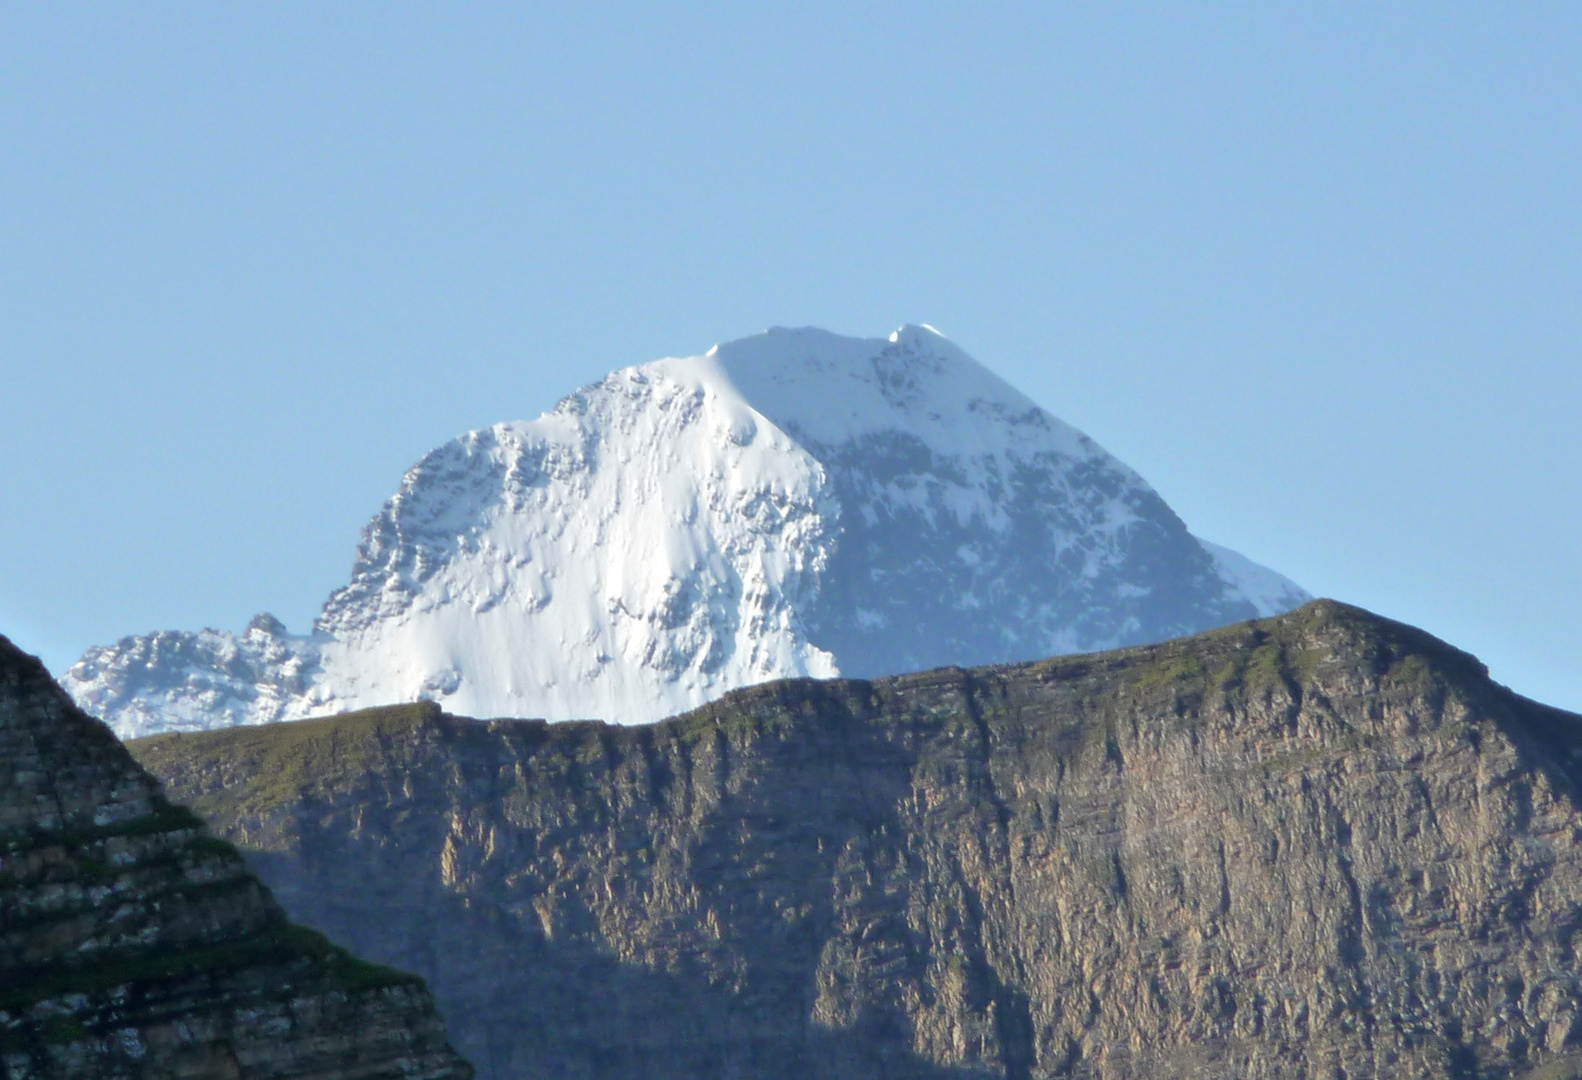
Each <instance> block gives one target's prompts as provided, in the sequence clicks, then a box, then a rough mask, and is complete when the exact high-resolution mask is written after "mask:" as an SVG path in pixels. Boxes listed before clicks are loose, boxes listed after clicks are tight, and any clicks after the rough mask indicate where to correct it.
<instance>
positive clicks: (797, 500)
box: [62, 326, 1308, 737]
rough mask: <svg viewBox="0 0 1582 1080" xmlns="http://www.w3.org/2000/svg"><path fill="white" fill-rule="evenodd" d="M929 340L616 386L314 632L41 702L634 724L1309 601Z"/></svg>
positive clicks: (516, 453)
mask: <svg viewBox="0 0 1582 1080" xmlns="http://www.w3.org/2000/svg"><path fill="white" fill-rule="evenodd" d="M1307 599H1308V597H1307V595H1306V594H1305V593H1303V592H1302V591H1301V590H1300V589H1299V588H1297V587H1296V586H1295V585H1293V584H1292V583H1291V582H1289V581H1287V580H1285V579H1284V578H1282V577H1280V576H1279V575H1277V574H1274V573H1273V572H1271V571H1268V570H1265V569H1263V568H1262V567H1258V566H1256V565H1254V564H1252V563H1249V562H1248V561H1247V560H1246V559H1243V558H1241V557H1240V556H1238V555H1236V554H1234V553H1233V552H1228V551H1225V550H1224V549H1221V548H1215V547H1213V546H1212V545H1205V544H1203V543H1202V542H1200V541H1199V540H1198V539H1197V538H1196V537H1194V536H1192V534H1191V533H1189V532H1188V531H1187V528H1186V525H1185V524H1183V523H1182V521H1181V520H1180V518H1178V517H1177V516H1176V515H1175V514H1174V513H1173V512H1172V511H1171V509H1170V508H1169V507H1168V506H1167V505H1166V504H1165V502H1164V500H1163V499H1162V498H1160V496H1159V495H1158V494H1157V493H1156V492H1155V491H1154V490H1153V489H1152V488H1150V487H1149V486H1148V485H1147V484H1146V483H1145V482H1144V481H1143V479H1142V478H1141V477H1139V476H1138V475H1137V474H1136V473H1135V472H1133V471H1132V470H1131V469H1129V468H1127V467H1126V465H1124V464H1123V463H1121V462H1120V461H1117V460H1116V459H1115V458H1114V457H1112V456H1111V455H1109V454H1108V453H1106V452H1105V451H1104V449H1103V448H1102V447H1100V446H1098V445H1097V444H1096V443H1094V442H1093V440H1091V439H1089V438H1088V437H1087V436H1085V435H1083V434H1082V433H1081V432H1079V431H1077V430H1075V429H1073V428H1071V427H1068V426H1067V425H1065V424H1063V423H1061V422H1060V421H1059V420H1057V419H1055V418H1054V417H1052V416H1050V415H1049V414H1048V413H1046V412H1044V411H1043V410H1042V409H1039V408H1038V407H1037V406H1036V405H1034V404H1033V403H1032V402H1031V401H1030V400H1028V399H1027V398H1026V397H1025V396H1023V395H1022V394H1020V393H1018V392H1017V391H1016V390H1015V389H1013V388H1012V387H1010V386H1008V385H1007V384H1006V383H1005V382H1003V381H1002V380H1000V379H999V378H997V377H996V376H995V375H993V374H992V373H991V372H990V371H988V370H987V369H986V368H984V367H983V366H982V365H980V364H978V363H977V362H976V361H975V360H973V359H972V358H971V357H969V356H968V355H967V354H966V353H964V352H962V351H961V350H960V349H958V348H957V347H956V346H954V345H952V344H951V343H950V342H948V341H946V340H945V339H944V338H943V337H941V336H940V335H938V334H936V333H934V332H933V331H932V330H929V329H927V328H925V327H916V326H912V327H905V328H903V329H901V330H899V331H897V332H896V333H895V334H893V335H891V336H890V338H889V339H887V340H886V339H874V340H864V339H858V338H846V337H840V336H838V335H836V334H830V333H825V332H824V331H820V330H775V331H770V332H769V333H766V334H761V335H758V336H756V337H752V338H746V339H743V340H741V341H735V342H728V343H726V344H724V345H720V346H717V347H716V348H714V349H712V350H710V351H709V353H708V354H707V355H705V356H694V357H689V358H683V359H669V360H660V361H656V362H654V363H651V364H644V365H642V366H640V367H633V368H625V369H623V370H620V371H616V372H613V373H612V374H610V375H609V376H607V377H606V378H605V379H603V380H602V381H600V382H599V383H597V384H595V385H593V386H588V387H585V388H584V389H582V390H580V391H578V392H577V393H575V394H572V395H571V396H569V397H567V398H566V399H565V400H564V401H562V402H561V403H560V404H559V405H558V406H557V407H556V408H555V410H554V411H553V412H551V413H548V414H546V415H544V416H542V417H540V418H538V419H537V420H533V421H528V422H521V423H508V424H497V425H495V426H493V427H491V428H486V429H483V430H480V431H474V432H471V433H469V434H467V435H464V436H462V437H460V438H458V439H455V440H453V441H451V442H449V443H446V444H445V445H444V446H441V447H439V448H437V449H435V450H434V451H432V452H431V453H429V454H428V455H426V456H425V457H424V458H423V460H422V461H420V462H418V464H417V465H415V466H414V467H413V468H412V469H411V470H410V471H409V472H408V473H407V475H406V476H405V477H404V478H403V479H402V481H401V485H400V489H399V490H398V491H397V492H396V494H395V495H394V497H392V498H391V499H390V501H389V502H388V503H386V505H385V507H384V509H383V510H382V511H380V513H379V514H378V515H376V516H375V517H374V519H373V521H371V522H370V523H369V525H368V527H367V528H366V529H365V530H364V532H363V538H362V543H361V544H360V545H359V547H358V551H357V560H356V563H355V565H354V566H353V568H352V578H351V581H350V582H349V583H348V584H347V585H346V586H345V587H344V588H341V589H339V590H337V591H336V592H335V593H334V594H333V595H332V596H331V597H330V598H329V600H328V601H327V602H326V603H325V605H324V609H323V611H322V613H321V614H320V616H319V618H318V621H317V623H316V624H315V627H314V633H313V634H312V635H308V636H294V635H291V634H288V633H286V631H285V627H283V626H282V625H281V624H280V623H279V622H277V621H276V620H273V619H271V618H269V617H267V616H260V617H259V618H258V619H255V620H254V622H253V624H252V625H251V626H249V627H248V628H247V630H246V632H245V633H243V634H242V635H240V636H237V635H232V634H229V633H225V632H220V631H204V632H202V633H197V634H192V633H178V632H166V633H162V634H152V635H147V636H143V637H129V638H126V639H124V640H122V641H121V642H119V643H118V644H116V645H114V646H110V647H105V648H95V649H91V650H89V651H88V652H87V653H86V654H84V656H83V657H82V659H81V660H80V661H79V662H78V663H77V664H76V665H74V666H73V667H72V668H71V670H70V671H68V672H67V673H66V674H65V675H64V676H63V678H62V683H63V685H65V686H66V688H67V689H68V690H70V691H71V693H72V694H73V696H74V697H75V698H76V700H77V702H78V704H80V705H81V706H82V707H83V708H85V709H87V710H89V711H90V712H93V713H94V714H96V715H100V716H103V717H104V718H105V720H106V721H107V722H109V724H110V725H111V726H112V727H113V728H114V729H115V730H116V731H117V732H118V733H119V734H121V735H122V736H124V737H132V736H137V735H147V734H152V733H155V732H158V731H179V730H193V729H203V728H212V727H221V726H229V725H232V724H238V723H244V724H245V723H265V722H269V721H273V720H283V719H284V720H290V719H298V718H301V717H304V716H315V715H325V714H328V713H332V712H343V711H346V710H347V709H354V708H361V707H364V706H370V705H388V704H392V703H395V702H403V701H416V700H434V701H439V702H441V703H442V704H443V705H444V706H445V707H446V708H447V709H449V710H451V711H453V712H470V713H472V714H474V715H480V716H541V717H546V718H548V719H551V720H564V719H577V718H586V717H599V718H601V719H605V720H611V721H616V722H621V723H641V722H647V721H652V720H657V719H660V718H662V717H665V716H670V715H673V714H675V713H678V712H681V711H684V710H686V709H690V708H693V707H695V706H697V705H700V704H702V703H703V702H705V701H709V700H712V699H714V698H717V697H719V696H720V695H721V694H723V693H725V692H727V691H729V690H732V689H735V688H737V687H741V686H747V685H751V684H754V683H759V682H764V681H766V680H770V679H777V678H786V677H792V676H804V675H812V676H832V675H837V674H843V675H856V676H863V677H871V676H875V675H885V674H895V673H898V672H902V671H914V670H918V669H921V668H927V667H933V666H936V665H939V664H945V663H953V664H983V663H998V662H1003V661H1011V660H1030V659H1034V658H1036V657H1040V656H1048V655H1051V654H1054V653H1059V652H1076V651H1089V650H1093V649H1101V648H1110V647H1113V646H1117V645H1127V644H1135V643H1138V642H1143V641H1155V640H1159V639H1162V638H1168V637H1175V636H1178V635H1180V634H1185V633H1191V632H1192V631H1195V630H1203V629H1207V628H1209V627H1213V626H1221V625H1224V624H1225V623H1229V622H1235V621H1237V620H1239V619H1246V618H1252V617H1254V616H1257V615H1272V614H1277V613H1278V612H1282V611H1286V610H1288V609H1290V608H1292V607H1295V606H1297V605H1298V604H1301V603H1303V602H1305V601H1306V600H1307Z"/></svg>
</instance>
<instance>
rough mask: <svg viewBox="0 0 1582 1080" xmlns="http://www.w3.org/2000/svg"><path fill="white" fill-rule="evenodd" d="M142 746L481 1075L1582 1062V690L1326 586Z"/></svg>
mask: <svg viewBox="0 0 1582 1080" xmlns="http://www.w3.org/2000/svg"><path fill="white" fill-rule="evenodd" d="M131 748H132V751H133V753H134V754H136V755H137V756H138V758H139V760H141V761H142V762H144V764H145V765H146V766H147V767H148V768H149V769H150V771H152V772H153V773H155V774H156V775H158V776H160V777H161V778H162V779H163V780H164V781H165V783H166V785H167V789H168V790H169V791H170V792H171V793H172V795H173V796H175V797H178V798H181V799H183V800H190V801H191V802H192V804H193V805H194V806H195V807H196V808H198V809H199V810H200V811H201V812H202V813H203V814H204V815H205V816H206V817H207V818H209V819H210V820H212V821H214V822H215V823H216V824H217V827H218V828H220V829H221V830H222V831H223V833H224V835H226V836H228V837H231V838H234V839H235V840H236V841H237V842H238V843H243V844H245V845H246V847H247V848H248V849H249V852H250V854H249V857H250V858H251V859H252V860H253V861H254V864H255V865H256V866H257V867H258V869H259V873H260V874H261V875H263V876H264V877H265V879H266V880H267V881H268V882H269V883H270V885H271V887H272V888H274V889H275V891H276V893H277V895H279V896H280V898H281V901H282V903H284V904H285V905H286V907H287V909H288V910H289V911H290V912H291V913H292V915H293V917H295V918H299V919H302V920H304V921H306V922H308V923H310V924H314V925H318V926H321V927H322V928H324V929H325V930H326V931H328V932H330V933H331V934H333V935H335V936H337V937H338V938H341V939H343V940H345V941H346V942H348V943H349V944H351V945H352V946H354V947H355V948H356V949H357V950H358V951H359V952H361V953H364V954H366V955H368V956H371V957H374V958H377V959H379V960H381V961H382V962H385V963H391V964H396V965H398V966H401V967H405V968H408V969H411V970H415V971H418V972H421V973H422V974H423V975H424V976H425V977H426V978H427V979H428V982H429V985H430V986H431V987H433V989H434V992H435V995H436V998H437V1000H438V1001H439V1004H440V1007H441V1009H443V1010H444V1011H445V1014H446V1015H447V1017H449V1018H451V1025H452V1027H451V1030H452V1032H453V1035H454V1037H455V1039H456V1040H457V1045H458V1046H459V1047H461V1048H462V1050H463V1051H464V1052H465V1053H466V1054H467V1055H468V1056H469V1057H470V1058H471V1059H472V1060H473V1061H474V1062H475V1063H476V1064H477V1065H478V1067H479V1070H480V1075H481V1076H482V1077H484V1078H485V1080H507V1078H516V1077H563V1076H576V1077H587V1078H590V1080H592V1078H598V1080H639V1078H641V1080H672V1078H673V1080H684V1078H685V1080H690V1078H693V1077H700V1076H709V1077H715V1076H720V1077H738V1078H740V1080H806V1078H810V1077H817V1078H821V1080H867V1078H870V1077H881V1076H882V1077H891V1078H904V1080H962V1078H967V1077H979V1078H1005V1080H1029V1078H1035V1077H1036V1078H1068V1080H1159V1078H1167V1080H1171V1078H1173V1080H1187V1078H1192V1080H1227V1078H1231V1077H1235V1078H1238V1080H1243V1078H1244V1080H1292V1078H1299V1077H1307V1078H1315V1077H1325V1078H1328V1077H1341V1076H1345V1077H1351V1078H1370V1080H1444V1078H1468V1080H1471V1078H1476V1080H1539V1078H1545V1077H1555V1078H1559V1077H1574V1076H1576V1075H1578V1070H1579V1069H1582V975H1579V967H1578V964H1577V950H1578V949H1579V948H1582V813H1579V812H1578V808H1577V800H1578V792H1579V791H1582V766H1579V762H1582V717H1577V716H1575V715H1572V714H1569V713H1563V712H1560V711H1559V710H1554V709H1547V708H1544V707H1543V706H1540V705H1537V704H1535V703H1533V702H1530V701H1525V700H1523V699H1521V698H1519V697H1517V696H1516V695H1514V694H1512V693H1511V692H1510V691H1508V690H1506V689H1504V688H1503V687H1500V686H1498V685H1496V684H1494V683H1492V682H1491V681H1490V680H1489V678H1488V676H1487V673H1486V672H1485V671H1484V669H1483V668H1482V666H1481V665H1480V664H1479V663H1478V662H1477V661H1476V660H1475V659H1473V658H1472V657H1470V656H1467V655H1466V654H1464V653H1461V652H1458V651H1457V650H1455V649H1453V648H1451V647H1449V646H1447V645H1445V644H1444V643H1443V642H1439V641H1436V640H1434V639H1433V638H1431V637H1430V636H1429V635H1427V634H1424V633H1422V632H1421V631H1417V630H1413V629H1411V628H1409V627H1404V626H1401V625H1399V624H1396V623H1391V622H1388V621H1387V620H1384V619H1379V618H1376V617H1374V616H1371V615H1369V614H1367V613H1366V612H1362V611H1359V610H1358V609H1355V608H1348V607H1345V606H1343V605H1340V604H1335V603H1333V602H1329V601H1318V602H1315V603H1313V604H1311V605H1308V606H1306V607H1304V608H1302V609H1300V610H1298V611H1295V612H1291V613H1289V614H1286V615H1283V616H1280V617H1277V618H1273V619H1268V620H1263V621H1260V622H1256V623H1251V624H1241V625H1236V626H1232V627H1227V628H1224V629H1220V630H1215V631H1211V632H1209V633H1206V634H1203V635H1200V636H1196V637H1191V638H1186V639H1178V640H1175V641H1170V642H1166V643H1163V644H1158V645H1148V646H1141V647H1138V648H1134V649H1129V650H1124V651H1118V652H1108V653H1099V654H1088V655H1083V656H1075V657H1062V658H1056V659H1053V660H1044V661H1038V662H1035V663H1031V664H1027V665H1011V666H996V667H991V668H978V669H968V670H963V669H960V668H946V669H939V670H935V671H930V672H923V673H919V674H912V675H904V676H899V677H891V678H884V679H879V680H874V681H872V682H867V681H860V680H811V679H802V680H792V681H786V682H776V683H771V684H767V685H763V686H757V687H749V688H747V689H743V690H737V691H733V692H732V693H730V694H727V695H726V696H725V697H723V698H721V699H720V700H718V701H715V702H712V703H710V704H708V705H705V706H703V707H701V708H700V709H698V710H695V711H693V712H690V713H687V714H684V715H682V716H679V717H676V718H673V719H670V720H666V721H662V722H660V723H658V724H654V725H652V726H645V727H620V726H615V725H606V724H597V723H583V724H546V723H543V722H541V721H531V720H496V721H489V722H480V721H476V720H469V719H465V718H461V717H457V716H453V715H449V714H445V713H443V712H442V711H441V710H440V708H439V706H437V705H434V704H432V703H420V704H414V705H406V706H399V707H391V708H384V709H376V710H369V711H367V712H359V713H354V714H351V715H347V716H340V717H333V718H329V719H323V720H312V721H307V722H303V723H297V724H275V725H268V726H262V727H248V728H232V729H228V730H224V731H214V732H206V733H199V734H189V735H179V736H178V735H163V736H157V737H154V738H151V739H143V740H137V741H135V742H133V743H132V744H131Z"/></svg>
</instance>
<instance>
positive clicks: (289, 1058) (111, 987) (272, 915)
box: [0, 637, 473, 1080]
mask: <svg viewBox="0 0 1582 1080" xmlns="http://www.w3.org/2000/svg"><path fill="white" fill-rule="evenodd" d="M472 1072H473V1071H472V1068H471V1066H469V1065H468V1064H467V1063H466V1062H465V1061H463V1060H462V1059H461V1058H460V1057H459V1056H458V1055H457V1054H456V1053H455V1051H454V1050H452V1049H451V1047H450V1046H449V1045H448V1044H447V1042H446V1038H445V1031H444V1025H443V1022H442V1021H441V1019H440V1017H439V1015H438V1014H437V1013H436V1012H435V1009H434V1005H433V1002H432V1000H431V999H430V997H429V993H428V990H427V989H426V988H425V986H424V985H423V982H422V980H421V979H419V978H417V977H416V976H412V975H407V974H403V973H401V972H397V971H393V970H391V969H389V968H384V967H380V966H377V965H374V964H368V963H364V962H363V961H361V960H358V959H357V958H355V957H353V956H352V955H351V954H349V953H347V952H345V951H344V950H342V949H340V948H337V947H336V946H334V945H332V944H330V942H329V941H327V940H326V939H325V938H323V937H322V936H320V935H319V934H317V933H315V932H313V931H311V930H307V929H305V928H303V927H300V926H297V925H295V924H293V923H291V922H290V921H289V920H288V919H287V918H286V916H285V914H284V913H283V912H282V911H281V909H280V907H279V906H278V905H277V904H276V903H275V901H274V900H273V898H272V897H271V896H270V894H269V891H268V890H267V889H266V888H265V887H264V886H263V885H262V884H261V883H260V882H259V881H258V879H257V878H256V877H254V876H253V875H252V874H251V873H250V872H249V871H248V870H247V868H246V866H245V864H244V863H243V862H242V860H241V858H240V856H239V855H238V854H237V852H236V851H235V849H233V848H232V847H231V846H230V845H229V844H227V843H224V842H222V841H220V840H216V839H214V838H213V837H212V836H210V835H209V834H208V832H207V830H206V829H205V828H204V826H203V823H202V822H201V821H200V820H199V819H198V818H197V817H195V816H194V815H193V814H192V813H190V812H189V811H187V810H184V809H182V808H180V807H176V806H173V805H172V804H171V803H169V802H167V801H166V800H165V798H164V796H163V795H162V793H161V791H160V787H159V784H158V783H157V782H156V781H155V780H154V779H153V778H151V777H150V776H149V775H148V774H147V773H146V772H144V771H143V770H142V769H141V768H140V767H139V766H138V765H137V763H136V762H134V761H133V760H132V758H131V756H130V755H129V754H128V753H127V752H126V750H125V749H124V748H123V747H122V746H121V744H120V743H119V742H117V741H116V739H115V737H114V736H113V735H112V734H111V733H110V730H109V729H108V728H106V727H105V726H104V725H103V724H101V723H100V722H99V721H97V720H94V719H92V718H91V717H89V716H87V715H85V714H84V713H82V712H81V711H79V710H78V709H77V708H76V707H75V706H73V705H72V703H71V700H70V699H69V698H68V697H67V696H66V694H65V693H64V692H63V691H62V690H61V689H60V688H59V687H58V686H56V685H55V682H54V680H52V679H51V678H50V676H49V674H48V672H46V671H45V670H44V668H43V666H42V665H41V664H40V663H39V662H38V661H37V660H36V659H34V658H33V657H31V656H28V655H26V654H24V653H22V652H21V651H19V650H18V649H17V648H16V647H15V646H14V645H12V644H11V642H10V641H8V640H6V639H5V638H4V637H0V1076H3V1077H4V1078H5V1080H53V1078H57V1077H58V1078H66V1077H70V1078H73V1080H111V1078H117V1080H119V1078H123V1077H124V1078H127V1080H131V1078H139V1080H142V1078H155V1077H159V1078H164V1077H181V1078H189V1080H209V1078H215V1080H220V1078H225V1080H277V1078H278V1080H288V1078H298V1077H300V1078H308V1077H311V1078H313V1080H353V1078H355V1080H384V1078H387V1077H388V1078H391V1080H395V1078H402V1080H470V1078H471V1076H472Z"/></svg>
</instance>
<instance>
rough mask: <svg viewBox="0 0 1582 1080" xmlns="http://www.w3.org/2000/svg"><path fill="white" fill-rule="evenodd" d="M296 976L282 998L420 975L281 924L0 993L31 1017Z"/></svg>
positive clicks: (22, 979)
mask: <svg viewBox="0 0 1582 1080" xmlns="http://www.w3.org/2000/svg"><path fill="white" fill-rule="evenodd" d="M260 968H269V969H275V970H279V969H296V970H297V972H298V973H297V974H296V976H295V977H287V978H284V979H276V980H275V981H276V982H277V983H278V987H279V990H278V992H279V994H280V995H281V996H286V997H289V996H291V995H294V994H297V993H300V992H302V991H303V990H322V991H342V992H345V993H351V994H355V993H364V992H368V991H373V990H379V989H383V988H385V987H391V986H420V985H422V982H423V980H422V979H421V978H419V977H418V976H416V975H409V974H406V973H405V972H400V971H396V970H394V969H392V968H387V967H384V966H382V965H379V964H371V963H369V962H368V961H366V960H359V959H358V958H357V957H355V956H353V955H352V954H351V953H349V952H347V951H346V950H345V949H341V948H338V947H336V946H335V945H332V944H331V943H330V941H329V939H328V938H326V937H324V935H322V934H320V933H317V932H316V931H313V930H309V929H307V928H306V927H302V926H297V925H295V924H293V923H289V922H286V921H284V920H283V919H282V920H281V921H280V922H279V923H277V924H276V925H275V926H273V927H271V928H270V929H269V930H268V931H266V932H264V933H261V934H257V935H254V936H251V937H248V938H245V939H242V940H238V941H226V942H220V943H217V944H213V945H205V946H199V947H196V948H185V949H131V950H127V951H126V952H124V953H122V954H120V955H112V956H97V957H95V958H94V959H93V960H92V961H91V962H87V963H77V964H72V963H62V964H55V965H51V966H49V967H43V968H34V969H31V970H29V971H25V972H16V973H15V974H16V977H15V978H12V979H9V980H8V985H6V986H4V987H0V1009H3V1010H7V1011H13V1010H25V1009H28V1008H30V1007H31V1006H33V1005H36V1004H37V1003H39V1002H41V1001H47V1000H50V999H51V998H59V997H64V996H66V995H68V994H82V995H84V996H86V997H88V998H90V999H91V998H93V997H96V996H98V995H103V994H108V993H109V992H110V991H112V990H118V989H121V988H123V987H124V988H126V990H127V992H128V994H129V995H130V996H132V997H135V996H137V995H139V994H142V993H145V992H147V991H149V990H152V989H156V988H158V987H160V986H161V985H164V984H168V983H172V982H178V981H181V980H185V979H193V978H199V977H204V978H210V979H217V980H222V979H229V978H244V977H246V976H247V974H248V973H249V972H251V971H253V970H255V969H260Z"/></svg>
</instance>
